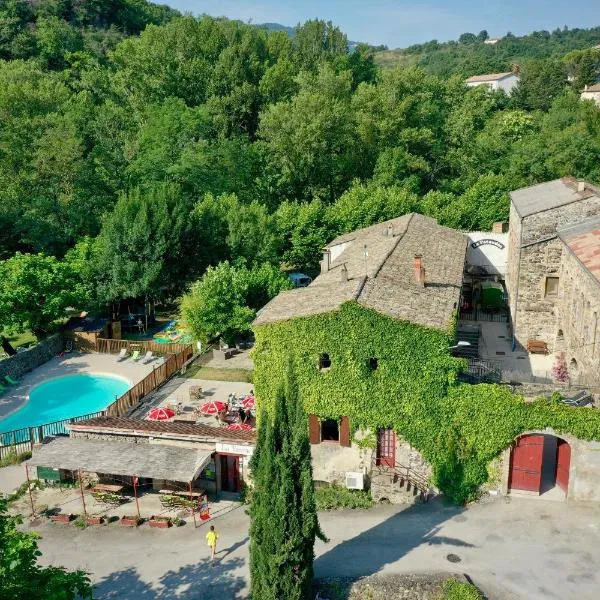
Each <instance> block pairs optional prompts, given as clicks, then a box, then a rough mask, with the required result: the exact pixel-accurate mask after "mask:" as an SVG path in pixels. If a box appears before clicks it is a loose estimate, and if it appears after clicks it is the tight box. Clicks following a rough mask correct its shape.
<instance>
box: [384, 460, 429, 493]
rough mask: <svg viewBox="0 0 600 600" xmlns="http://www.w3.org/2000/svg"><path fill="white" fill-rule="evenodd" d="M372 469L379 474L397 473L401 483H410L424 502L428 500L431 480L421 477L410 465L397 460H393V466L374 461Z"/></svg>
mask: <svg viewBox="0 0 600 600" xmlns="http://www.w3.org/2000/svg"><path fill="white" fill-rule="evenodd" d="M373 471H377V472H378V473H379V474H380V475H397V476H398V477H399V478H400V480H401V485H404V484H405V483H408V484H410V485H411V486H412V488H413V489H415V490H416V491H417V492H418V493H419V494H420V495H421V496H422V498H423V499H424V500H425V502H427V501H428V500H429V494H430V492H431V490H432V487H433V486H432V485H431V482H430V481H429V479H427V478H426V477H423V475H420V474H419V473H416V472H415V471H414V469H412V468H411V467H408V466H406V465H403V464H401V463H399V462H395V463H394V466H393V467H392V466H388V465H378V464H377V462H376V461H375V464H374V465H373Z"/></svg>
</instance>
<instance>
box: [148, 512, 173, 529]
mask: <svg viewBox="0 0 600 600" xmlns="http://www.w3.org/2000/svg"><path fill="white" fill-rule="evenodd" d="M149 523H150V527H160V528H161V529H166V528H167V527H171V517H160V516H157V515H152V516H151V517H150V521H149Z"/></svg>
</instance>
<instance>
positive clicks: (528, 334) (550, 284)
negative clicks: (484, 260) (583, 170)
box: [506, 177, 600, 352]
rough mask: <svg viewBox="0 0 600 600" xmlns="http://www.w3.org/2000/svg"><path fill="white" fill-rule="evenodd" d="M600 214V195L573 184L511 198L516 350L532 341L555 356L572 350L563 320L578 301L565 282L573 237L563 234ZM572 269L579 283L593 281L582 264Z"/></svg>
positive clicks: (509, 279)
mask: <svg viewBox="0 0 600 600" xmlns="http://www.w3.org/2000/svg"><path fill="white" fill-rule="evenodd" d="M598 214H600V192H599V190H598V189H597V188H595V187H593V186H591V185H589V184H587V183H585V182H583V181H577V180H575V179H573V178H567V177H565V178H562V179H556V180H554V181H549V182H546V183H542V184H539V185H534V186H531V187H528V188H523V189H520V190H516V191H514V192H512V193H511V205H510V222H509V235H508V265H507V274H506V286H507V290H508V302H509V308H510V316H511V328H512V334H513V346H514V347H515V348H516V347H522V348H526V347H527V342H528V341H529V340H539V341H544V342H546V343H547V344H548V348H549V350H550V351H551V352H553V351H555V350H560V349H563V348H566V346H565V344H564V341H565V340H564V327H560V325H559V315H561V314H562V315H563V317H564V316H565V315H568V314H569V311H570V310H571V307H570V306H569V304H568V302H569V301H570V299H571V297H572V296H571V293H570V291H569V289H568V284H565V282H561V270H562V269H563V261H564V257H565V256H566V255H567V254H568V252H566V249H567V248H568V246H566V245H565V242H564V239H567V238H568V234H567V233H565V235H566V236H567V238H561V236H560V235H559V231H562V230H564V231H565V232H566V231H567V230H568V229H569V228H570V227H573V226H574V225H578V224H580V223H581V222H583V221H585V220H587V219H589V218H590V217H595V216H597V215H598ZM568 260H569V261H570V259H568ZM569 264H571V268H575V269H578V270H579V271H580V272H581V273H580V276H579V277H578V278H577V279H579V280H582V279H583V278H584V277H589V274H587V273H586V268H585V266H584V265H583V264H582V263H581V262H580V261H579V262H578V263H575V262H572V261H570V262H569ZM574 280H575V278H574ZM590 284H592V282H590ZM589 301H590V303H591V302H592V298H591V297H590V298H589ZM586 302H587V300H586ZM586 306H587V304H586ZM590 310H591V309H590ZM561 331H562V334H563V336H562V337H563V339H561V335H560V332H561Z"/></svg>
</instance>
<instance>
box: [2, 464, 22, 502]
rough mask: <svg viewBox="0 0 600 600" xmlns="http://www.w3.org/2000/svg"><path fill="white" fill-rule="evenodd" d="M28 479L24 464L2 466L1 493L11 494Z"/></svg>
mask: <svg viewBox="0 0 600 600" xmlns="http://www.w3.org/2000/svg"><path fill="white" fill-rule="evenodd" d="M26 481H27V475H26V474H25V466H24V465H11V466H10V467H2V468H0V493H2V494H7V495H8V494H10V493H12V492H14V491H15V490H16V489H17V488H18V487H19V486H20V485H22V484H23V483H25V482H26Z"/></svg>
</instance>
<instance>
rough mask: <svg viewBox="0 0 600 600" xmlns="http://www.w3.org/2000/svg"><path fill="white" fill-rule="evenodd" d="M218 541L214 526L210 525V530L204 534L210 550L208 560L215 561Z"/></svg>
mask: <svg viewBox="0 0 600 600" xmlns="http://www.w3.org/2000/svg"><path fill="white" fill-rule="evenodd" d="M218 539H219V534H218V533H217V532H216V531H215V526H214V525H211V526H210V530H209V531H208V533H207V534H206V543H207V544H208V547H209V548H210V560H211V561H213V560H215V553H216V551H217V540H218Z"/></svg>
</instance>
